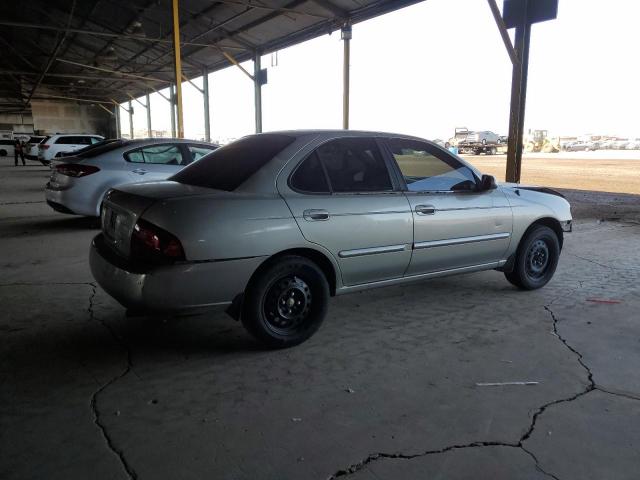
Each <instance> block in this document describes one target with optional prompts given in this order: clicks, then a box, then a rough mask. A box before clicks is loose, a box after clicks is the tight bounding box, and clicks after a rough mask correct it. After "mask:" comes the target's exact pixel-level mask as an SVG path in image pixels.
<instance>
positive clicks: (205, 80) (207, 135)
mask: <svg viewBox="0 0 640 480" xmlns="http://www.w3.org/2000/svg"><path fill="white" fill-rule="evenodd" d="M202 98H203V100H204V140H205V142H210V141H211V124H210V114H209V72H207V69H206V68H203V69H202Z"/></svg>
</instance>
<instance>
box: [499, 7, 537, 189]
mask: <svg viewBox="0 0 640 480" xmlns="http://www.w3.org/2000/svg"><path fill="white" fill-rule="evenodd" d="M527 3H528V2H527V1H526V0H525V9H524V11H525V12H527ZM527 17H528V16H527V15H526V14H525V15H523V16H522V22H521V23H520V24H519V25H517V26H516V35H515V50H516V54H517V56H518V59H519V60H520V61H519V62H518V63H516V64H514V65H513V75H512V78H511V108H510V113H509V143H508V146H507V171H506V175H505V178H506V181H507V182H514V183H517V182H520V174H521V170H522V135H523V133H524V112H525V103H526V99H527V77H528V74H529V42H530V39H531V22H530V21H529V19H528V18H527Z"/></svg>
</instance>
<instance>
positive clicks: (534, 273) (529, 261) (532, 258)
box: [504, 225, 560, 290]
mask: <svg viewBox="0 0 640 480" xmlns="http://www.w3.org/2000/svg"><path fill="white" fill-rule="evenodd" d="M559 257H560V242H559V241H558V236H557V234H556V233H555V232H554V231H553V230H552V229H550V228H549V227H545V226H544V225H537V226H535V227H534V228H532V229H531V230H530V231H529V232H528V233H527V234H526V235H525V237H524V238H523V239H522V241H521V242H520V245H519V246H518V251H517V253H516V259H515V264H514V267H513V271H511V272H505V274H504V275H505V277H506V278H507V280H509V282H511V283H512V284H513V285H515V286H517V287H519V288H522V289H523V290H535V289H536V288H541V287H544V286H545V285H546V284H547V283H548V282H549V280H551V278H552V277H553V274H554V273H555V271H556V267H557V266H558V258H559Z"/></svg>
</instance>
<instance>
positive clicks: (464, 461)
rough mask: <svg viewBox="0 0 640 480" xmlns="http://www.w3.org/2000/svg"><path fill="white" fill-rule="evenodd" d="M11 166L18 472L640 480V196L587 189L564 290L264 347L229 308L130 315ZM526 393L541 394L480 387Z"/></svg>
mask: <svg viewBox="0 0 640 480" xmlns="http://www.w3.org/2000/svg"><path fill="white" fill-rule="evenodd" d="M0 162H3V163H2V164H1V165H0V252H1V260H0V264H1V272H2V278H1V279H0V308H1V309H2V314H1V320H0V333H1V338H2V342H0V382H1V388H0V478H2V479H5V480H8V479H25V478H38V479H40V478H46V479H58V478H59V479H66V480H68V479H70V478H92V479H96V480H99V479H126V478H140V479H202V478H212V479H252V480H253V479H307V478H309V479H312V478H315V479H327V478H337V477H348V476H350V477H352V478H354V479H362V480H363V479H378V480H379V479H427V478H443V479H444V478H446V479H468V478H474V479H477V478H480V479H484V478H487V479H489V478H490V479H515V478H517V479H529V478H531V479H537V478H544V477H552V478H559V479H562V480H568V479H581V480H584V479H605V478H606V479H624V478H629V479H631V478H634V479H637V478H638V476H639V473H638V472H640V373H639V372H640V314H639V313H638V312H639V311H640V284H639V281H638V280H639V277H640V223H638V222H637V220H636V219H637V213H638V210H639V209H640V201H639V200H638V198H637V197H636V199H635V200H636V202H633V199H631V200H630V199H629V198H626V197H625V200H624V201H625V202H626V204H625V205H626V207H625V208H626V210H625V209H623V210H624V211H623V214H620V213H619V212H618V210H619V209H618V208H617V207H616V206H615V201H614V199H613V197H610V198H609V197H607V198H605V197H606V195H605V197H603V194H598V195H599V196H596V197H595V198H596V199H595V200H591V201H592V203H593V204H594V205H595V204H597V205H595V206H597V209H595V210H594V209H592V208H590V207H589V201H590V200H589V199H590V198H591V197H589V195H588V194H585V193H580V192H569V194H570V196H571V198H577V199H579V200H580V205H579V206H577V208H576V211H578V212H580V216H581V217H580V218H579V219H578V221H577V222H576V228H575V232H574V233H573V234H571V235H568V236H567V239H566V242H565V245H566V246H565V250H564V252H563V254H562V257H561V261H560V266H559V270H558V272H557V274H556V276H555V278H554V280H553V281H552V282H551V283H550V284H549V285H548V286H547V287H546V288H544V289H542V290H539V291H535V292H520V291H517V290H516V289H514V288H513V287H511V286H510V284H508V283H507V282H506V280H505V279H504V278H503V276H502V275H501V274H499V273H497V272H485V273H480V274H472V275H466V276H458V277H452V278H448V279H440V280H433V281H429V282H425V283H423V284H420V285H413V286H408V287H404V288H387V289H381V290H376V291H372V292H367V293H361V294H354V295H351V296H344V297H340V298H336V299H333V300H332V302H331V307H330V314H329V316H328V318H327V320H326V322H325V324H324V325H323V327H322V328H321V329H320V331H319V332H318V333H317V334H316V335H315V336H314V337H313V338H312V339H311V340H309V341H308V342H307V343H305V344H303V345H301V346H299V347H297V348H294V349H289V350H283V351H264V350H261V349H260V348H259V347H257V345H256V344H255V343H254V342H253V340H252V339H251V338H250V337H249V336H248V335H247V334H245V332H244V330H243V329H242V327H241V326H240V325H239V324H238V323H236V322H235V321H233V320H232V319H230V318H229V317H227V316H226V315H225V314H224V313H219V314H210V315H208V316H192V317H186V318H180V319H170V320H168V321H165V322H160V321H157V320H154V319H150V318H149V319H147V318H135V319H131V318H125V316H124V310H123V309H122V308H121V307H120V306H119V305H118V304H117V303H116V302H115V301H114V300H112V299H111V298H110V297H109V296H107V295H106V294H105V293H104V292H103V291H102V290H100V288H98V287H96V285H95V284H94V283H93V279H92V277H91V274H90V272H89V269H88V266H87V250H88V245H89V241H90V239H91V238H92V236H93V235H95V234H96V222H95V221H94V220H91V219H83V218H77V217H70V216H65V215H62V214H58V213H55V212H53V211H52V210H50V209H49V208H48V207H47V206H46V204H45V203H44V202H43V196H42V187H43V185H44V183H45V181H46V176H47V171H46V170H45V169H44V168H42V167H38V166H35V164H33V166H27V167H18V168H14V167H13V166H9V164H10V163H12V159H11V160H10V161H6V160H5V161H3V160H1V159H0ZM607 202H609V203H607ZM594 205H592V206H594ZM612 205H613V206H612ZM634 205H635V206H634ZM609 210H611V211H609ZM613 211H616V213H615V215H614V214H613ZM593 212H596V213H597V215H598V219H600V220H598V219H597V218H590V215H591V214H592V213H593ZM629 212H630V213H629ZM602 218H604V219H605V220H604V221H602ZM607 218H614V219H615V220H614V221H609V220H607ZM505 381H535V382H539V383H538V384H536V385H532V386H497V387H490V386H477V385H476V384H477V383H481V382H505Z"/></svg>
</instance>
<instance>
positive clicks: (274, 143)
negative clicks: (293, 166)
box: [169, 133, 295, 192]
mask: <svg viewBox="0 0 640 480" xmlns="http://www.w3.org/2000/svg"><path fill="white" fill-rule="evenodd" d="M294 140H295V138H294V137H289V136H286V135H280V134H271V133H267V134H261V135H253V136H250V137H244V138H241V139H240V140H238V141H236V142H233V143H230V144H229V145H226V146H224V147H222V148H219V149H217V150H215V151H213V152H212V153H210V154H208V155H205V156H204V157H202V158H201V159H200V160H197V161H195V162H194V163H192V164H191V165H189V166H188V167H186V168H184V169H183V170H181V171H180V172H178V173H177V174H175V175H174V176H173V177H171V178H169V180H174V181H176V182H180V183H186V184H188V185H196V186H198V187H206V188H214V189H216V190H226V191H227V192H231V191H233V190H235V189H236V188H238V187H239V186H240V185H242V184H243V183H244V182H246V181H247V180H248V179H249V178H250V177H251V176H252V175H253V174H254V173H256V172H257V171H258V170H260V169H261V168H262V167H263V166H264V165H266V164H267V163H268V162H269V160H271V159H272V158H273V157H275V156H276V155H277V154H278V153H280V152H281V151H282V150H283V149H285V148H286V147H287V146H288V145H290V144H291V143H293V141H294Z"/></svg>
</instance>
